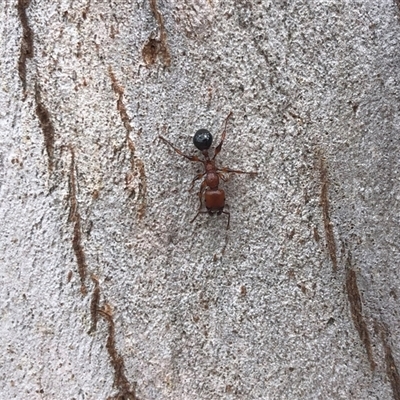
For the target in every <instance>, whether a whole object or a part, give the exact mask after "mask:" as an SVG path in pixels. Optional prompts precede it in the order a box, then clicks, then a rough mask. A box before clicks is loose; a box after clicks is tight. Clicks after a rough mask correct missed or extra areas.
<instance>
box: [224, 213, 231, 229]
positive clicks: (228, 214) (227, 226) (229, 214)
mask: <svg viewBox="0 0 400 400" xmlns="http://www.w3.org/2000/svg"><path fill="white" fill-rule="evenodd" d="M222 214H226V215H227V216H228V223H227V225H226V230H228V229H229V223H230V222H231V213H230V212H229V211H222Z"/></svg>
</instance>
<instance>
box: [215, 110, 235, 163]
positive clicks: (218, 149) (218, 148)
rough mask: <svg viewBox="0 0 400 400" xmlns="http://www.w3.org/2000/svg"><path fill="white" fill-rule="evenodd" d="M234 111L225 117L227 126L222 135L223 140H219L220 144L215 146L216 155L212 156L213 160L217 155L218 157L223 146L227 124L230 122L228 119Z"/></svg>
mask: <svg viewBox="0 0 400 400" xmlns="http://www.w3.org/2000/svg"><path fill="white" fill-rule="evenodd" d="M232 114H233V113H232V111H231V112H230V113H229V114H228V116H227V117H226V119H225V127H224V131H223V132H222V136H221V141H220V142H219V145H218V146H217V147H216V148H215V151H214V157H213V158H212V159H213V160H214V159H215V157H217V155H218V154H219V152H220V151H221V148H222V143H224V140H225V137H226V125H227V124H228V120H229V118H230V117H231V116H232Z"/></svg>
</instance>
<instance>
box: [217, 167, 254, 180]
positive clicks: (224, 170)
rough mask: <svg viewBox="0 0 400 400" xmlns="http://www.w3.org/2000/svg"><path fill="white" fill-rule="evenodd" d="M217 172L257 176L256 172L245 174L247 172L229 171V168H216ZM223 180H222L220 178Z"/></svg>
mask: <svg viewBox="0 0 400 400" xmlns="http://www.w3.org/2000/svg"><path fill="white" fill-rule="evenodd" d="M217 171H218V172H222V173H223V172H227V173H232V174H248V175H257V172H247V171H240V170H238V169H230V168H218V169H217ZM221 179H222V180H223V178H221Z"/></svg>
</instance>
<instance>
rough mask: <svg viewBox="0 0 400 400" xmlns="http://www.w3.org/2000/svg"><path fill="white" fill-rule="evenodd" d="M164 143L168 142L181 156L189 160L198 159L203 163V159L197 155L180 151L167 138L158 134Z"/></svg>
mask: <svg viewBox="0 0 400 400" xmlns="http://www.w3.org/2000/svg"><path fill="white" fill-rule="evenodd" d="M158 137H159V138H160V139H161V140H162V141H163V142H164V143H166V144H168V145H169V146H171V147H172V148H173V149H174V150H175V151H176V152H177V153H178V154H179V155H181V156H182V157H185V158H187V159H188V160H190V161H198V162H201V163H203V164H204V162H203V160H200V158H199V157H197V156H188V155H186V154H185V153H182V152H181V151H180V150H179V149H178V148H176V147H175V146H174V145H173V144H172V143H171V142H170V141H168V140H167V139H165V138H163V137H162V136H158Z"/></svg>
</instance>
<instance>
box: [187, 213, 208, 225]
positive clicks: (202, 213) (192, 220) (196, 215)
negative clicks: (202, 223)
mask: <svg viewBox="0 0 400 400" xmlns="http://www.w3.org/2000/svg"><path fill="white" fill-rule="evenodd" d="M205 213H208V211H200V210H199V211H197V214H196V215H195V216H194V218H193V219H192V220H191V221H190V223H192V222H193V221H194V220H195V219H196V218H197V217H198V216H199V214H205Z"/></svg>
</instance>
